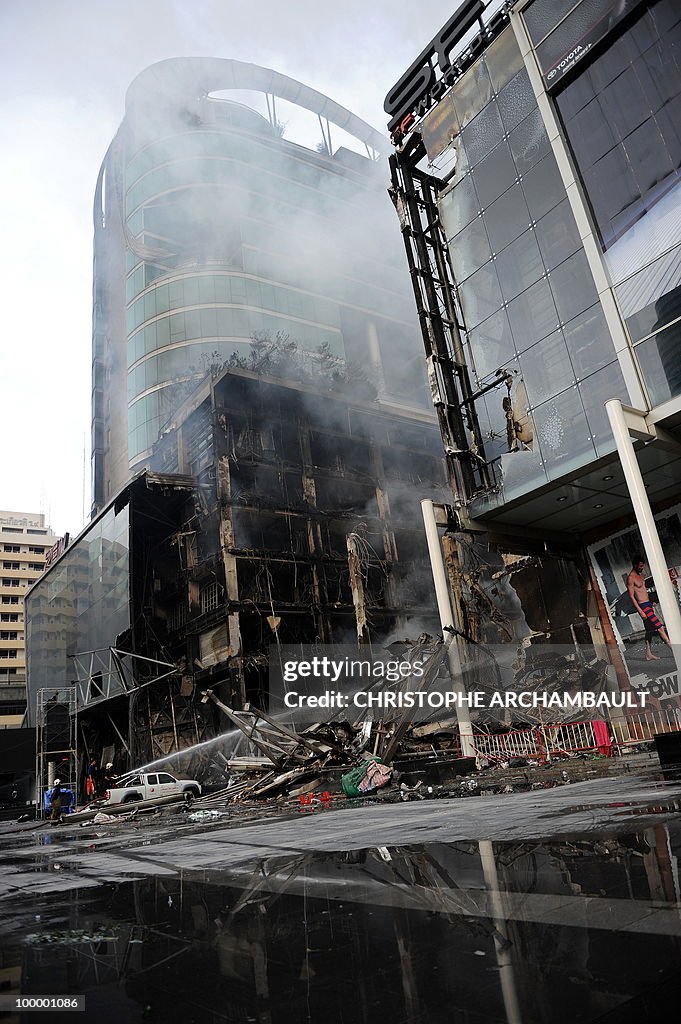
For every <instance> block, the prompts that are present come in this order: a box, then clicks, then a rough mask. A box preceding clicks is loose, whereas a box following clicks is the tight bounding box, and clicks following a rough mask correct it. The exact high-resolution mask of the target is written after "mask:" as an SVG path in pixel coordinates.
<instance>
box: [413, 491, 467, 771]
mask: <svg viewBox="0 0 681 1024" xmlns="http://www.w3.org/2000/svg"><path fill="white" fill-rule="evenodd" d="M421 511H422V513H423V523H424V526H425V530H426V540H427V541H428V554H429V555H430V566H431V570H432V573H433V582H434V584H435V596H436V598H437V610H438V612H439V615H440V625H441V626H442V629H443V630H446V629H453V628H454V613H453V611H452V602H451V599H450V596H449V582H448V580H447V570H446V568H445V560H444V558H443V556H442V548H441V547H440V535H439V533H438V529H437V522H436V521H435V510H434V508H433V503H432V501H430V499H425V500H424V501H422V502H421ZM458 642H459V638H458V637H455V639H454V642H453V643H451V644H450V645H449V651H448V657H449V670H450V673H451V677H452V689H453V690H454V692H455V693H457V694H460V695H461V696H462V697H464V696H466V687H465V686H464V683H463V672H462V669H461V657H460V654H459V648H458ZM456 719H457V722H458V723H459V734H460V736H461V753H462V755H463V757H475V744H474V742H473V726H472V724H471V716H470V710H469V708H468V705H467V704H463V705H461V706H457V708H456Z"/></svg>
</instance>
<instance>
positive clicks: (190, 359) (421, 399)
mask: <svg viewBox="0 0 681 1024" xmlns="http://www.w3.org/2000/svg"><path fill="white" fill-rule="evenodd" d="M386 151H387V140H385V139H384V138H383V137H382V136H381V135H380V134H379V133H377V132H376V131H374V130H373V129H372V128H370V127H369V126H368V125H366V124H365V123H364V122H363V121H361V120H360V119H359V118H357V117H356V116H355V115H353V114H352V113H351V112H350V111H348V110H345V109H344V108H343V107H341V106H339V105H338V104H336V103H334V102H333V101H332V100H330V99H328V98H327V97H323V96H321V94H319V93H317V92H315V91H314V90H312V89H309V88H308V87H307V86H304V85H302V84H301V83H299V82H294V81H292V80H291V79H289V78H287V77H286V76H283V75H279V74H277V73H276V72H273V71H269V70H267V69H264V68H259V67H256V66H254V65H249V64H242V63H240V62H238V61H231V60H217V59H216V60H209V59H177V60H168V61H163V62H161V63H160V64H157V65H154V66H153V67H151V68H148V69H147V70H146V71H144V72H143V73H142V74H141V75H140V76H138V78H137V79H136V80H135V81H134V82H133V84H132V86H131V87H130V90H129V92H128V95H127V100H126V115H125V118H124V121H123V124H122V125H121V128H120V130H119V132H118V133H117V135H116V137H115V139H114V141H113V142H112V144H111V147H110V149H109V151H108V153H107V155H106V158H105V160H104V163H103V166H102V170H101V173H100V177H99V181H98V184H97V191H96V198H95V258H94V289H93V298H94V311H93V407H92V416H93V419H92V438H93V443H92V457H93V519H92V522H91V524H90V525H89V526H88V528H87V529H86V530H85V531H84V532H83V534H82V535H81V536H80V537H79V538H78V539H77V541H76V542H74V544H73V545H72V546H71V548H70V549H69V550H68V551H67V552H66V553H65V554H64V555H63V556H62V558H61V559H60V560H59V561H58V562H57V563H56V564H55V565H54V566H53V567H52V569H51V571H50V572H49V573H48V574H47V576H46V577H45V578H44V579H43V580H42V581H41V583H40V584H39V585H38V586H36V587H35V588H34V589H33V591H32V592H31V594H30V596H29V615H28V626H27V630H28V647H29V664H30V683H29V686H30V692H31V700H32V702H33V704H34V705H35V701H36V699H37V694H38V692H39V691H43V690H46V689H47V688H49V687H59V686H68V685H69V684H73V685H74V686H75V687H76V688H77V701H76V704H77V715H78V727H79V736H78V746H79V753H80V754H81V755H83V756H87V757H88V758H89V757H90V756H95V757H96V758H97V759H98V761H99V762H100V763H103V762H104V759H106V758H109V759H113V760H114V761H115V763H116V767H117V768H123V767H124V766H126V765H135V764H139V763H141V761H144V760H145V759H152V758H154V757H158V756H159V755H162V754H166V753H168V752H170V751H173V750H178V749H184V748H185V747H187V746H189V745H191V744H195V743H198V742H201V741H202V740H203V739H206V738H208V737H210V736H213V735H214V734H215V732H216V731H223V729H224V723H222V724H221V723H219V722H218V721H217V720H216V719H214V718H213V717H212V714H213V713H214V709H213V711H212V712H209V711H208V710H207V709H206V708H205V706H201V705H200V704H199V697H200V691H201V690H202V689H203V688H204V687H209V688H210V689H212V690H214V691H215V692H217V693H218V694H219V695H220V697H221V698H222V700H223V702H224V703H225V705H227V706H229V707H231V708H241V707H243V705H244V704H246V703H249V702H250V703H253V704H255V705H256V706H260V707H262V708H265V707H266V706H267V703H268V697H269V694H268V685H267V668H268V650H269V647H270V646H271V645H275V646H276V645H278V644H285V643H303V642H305V643H315V642H334V641H335V642H338V641H341V640H345V641H351V642H355V643H370V642H372V641H375V640H381V639H386V638H388V637H390V636H391V635H393V634H395V631H398V630H401V629H405V628H406V626H407V620H408V618H409V619H410V622H411V624H412V627H413V629H416V630H417V631H420V630H422V629H425V628H431V629H433V628H434V627H435V625H436V619H434V608H433V602H432V599H431V597H430V594H429V587H428V576H427V569H426V564H427V557H426V547H425V542H424V541H423V539H422V537H421V529H420V527H419V523H420V516H419V509H418V499H419V498H421V497H433V496H437V495H439V496H440V497H443V496H444V491H443V490H442V485H443V482H444V478H443V466H442V461H441V454H440V446H439V440H438V437H437V428H436V423H435V419H434V417H433V414H432V411H431V410H430V409H429V408H428V395H427V383H426V374H425V370H424V367H423V358H422V346H421V342H420V339H419V335H418V326H417V323H416V318H415V316H414V312H413V309H412V308H411V302H410V296H409V284H408V277H407V274H406V272H405V268H404V267H403V265H402V261H401V257H400V251H399V243H398V241H397V240H396V239H395V238H394V234H393V232H392V221H391V208H390V202H389V199H388V197H387V195H386V193H385V167H384V166H383V167H382V166H381V163H380V162H379V158H380V155H381V153H385V152H386ZM33 710H34V709H32V713H33Z"/></svg>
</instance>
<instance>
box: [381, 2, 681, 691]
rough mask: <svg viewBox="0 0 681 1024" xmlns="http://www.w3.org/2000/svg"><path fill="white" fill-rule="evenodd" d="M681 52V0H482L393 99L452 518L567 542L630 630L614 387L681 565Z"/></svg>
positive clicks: (400, 195) (626, 498)
mask: <svg viewBox="0 0 681 1024" xmlns="http://www.w3.org/2000/svg"><path fill="white" fill-rule="evenodd" d="M680 54H681V7H679V5H678V4H677V3H675V2H673V0H648V2H645V0H641V2H633V0H624V2H612V0H578V2H572V0H569V2H568V0H565V2H560V0H520V2H515V3H512V2H509V3H505V4H501V5H500V4H496V3H491V4H484V3H482V2H481V0H468V2H466V3H463V4H461V5H460V6H459V7H458V9H457V10H456V11H455V12H454V13H453V16H452V18H451V19H450V21H449V22H448V23H447V25H446V26H445V28H444V29H443V30H442V31H441V32H440V33H439V34H438V35H437V36H436V37H435V39H434V40H433V42H432V44H431V45H430V47H427V48H426V49H425V50H424V51H423V52H422V54H421V57H419V58H418V60H417V61H416V62H415V64H414V65H413V66H412V67H411V68H410V69H409V70H408V71H407V72H406V73H405V75H404V76H403V78H402V79H401V80H400V82H399V83H398V84H397V85H396V86H395V87H394V88H393V89H392V90H391V91H390V93H389V94H388V97H387V99H386V110H387V111H388V112H389V113H390V114H391V115H392V119H391V122H390V127H391V131H392V134H393V141H394V143H395V145H396V151H395V154H394V156H393V157H392V158H391V163H392V168H393V191H394V196H395V200H396V203H397V205H398V208H399V209H400V210H401V211H402V230H403V237H404V238H405V242H406V246H407V252H408V255H409V259H410V260H411V261H412V262H413V264H414V265H415V266H416V267H417V268H418V270H419V271H420V272H421V273H422V275H423V278H422V282H418V281H417V287H416V291H415V294H416V299H417V304H418V305H419V311H420V313H421V316H422V324H423V325H424V340H425V342H426V346H427V348H428V349H429V351H430V361H431V363H432V365H433V367H434V368H435V370H436V371H437V380H438V388H437V389H436V392H435V401H436V405H437V407H438V408H439V410H440V423H441V426H442V428H443V436H444V440H445V444H446V449H447V452H448V458H449V464H450V477H451V480H452V483H453V487H454V492H455V507H456V510H457V517H458V522H459V523H460V524H464V525H466V526H467V527H468V528H470V529H471V530H473V531H474V532H475V531H480V533H481V535H484V533H485V531H488V532H494V533H496V534H497V535H499V534H503V533H504V532H505V533H506V535H507V537H508V536H510V535H512V534H513V533H514V532H515V533H518V532H522V535H523V540H522V543H521V544H520V547H521V548H522V546H523V544H524V546H525V548H524V549H525V550H526V551H527V552H530V551H532V552H533V554H534V557H539V554H538V553H539V552H541V550H542V548H543V549H544V561H545V560H546V557H547V552H548V550H549V549H551V548H553V550H554V551H558V550H561V549H562V550H563V551H565V550H566V545H567V546H568V547H571V550H572V552H573V555H572V557H573V559H574V560H575V564H577V565H580V566H581V569H580V571H581V572H582V573H583V589H584V590H586V591H588V592H589V593H590V594H591V605H592V612H593V614H592V615H591V625H592V633H593V634H594V635H595V634H597V633H598V632H599V630H600V631H601V635H602V636H603V637H604V638H605V639H610V640H611V642H613V643H614V642H615V641H618V642H619V643H620V646H622V647H626V646H627V644H625V641H627V643H629V642H630V641H631V645H632V646H633V645H634V644H635V643H636V642H639V641H641V640H642V636H643V629H642V623H641V620H640V617H639V616H638V615H637V614H636V610H635V608H634V607H633V605H627V600H626V577H627V574H628V572H629V571H630V569H631V562H632V557H633V555H634V554H635V553H636V551H637V550H640V549H641V548H642V546H643V545H642V538H641V536H640V534H639V532H638V530H637V527H636V516H635V514H634V506H633V505H632V497H631V494H632V482H631V479H630V476H629V474H627V475H625V471H624V468H625V467H624V463H622V462H621V461H620V454H619V452H618V447H617V445H616V442H615V438H614V436H613V430H612V428H611V423H610V419H609V415H608V411H607V410H606V407H605V403H606V402H608V401H609V400H613V399H618V400H620V402H621V403H622V404H623V406H625V407H631V408H633V409H634V410H637V412H636V413H633V414H628V419H627V420H626V427H625V433H626V431H627V430H628V431H629V433H630V436H631V438H633V440H634V442H635V449H636V460H635V461H637V462H638V467H639V469H640V473H641V474H642V484H643V486H638V487H637V488H634V490H635V491H637V492H639V493H640V492H641V491H643V490H645V495H647V498H644V503H645V504H647V503H648V502H650V503H652V507H653V513H654V514H655V516H656V517H657V524H658V527H657V528H658V532H659V535H660V537H661V540H662V546H663V548H664V552H665V557H666V562H667V569H668V570H669V575H670V576H671V577H672V581H675V580H676V578H677V577H678V575H679V571H680V570H679V568H678V566H679V564H680V563H681V518H680V517H679V507H678V503H679V499H680V498H681V444H679V442H678V440H677V436H676V432H675V430H676V425H677V424H678V422H679V416H680V414H681V376H680V374H679V370H678V366H679V358H680V357H681V348H680V347H679V346H680V343H679V324H680V323H681V309H680V308H679V299H678V295H679V294H681V290H680V289H681V269H680V268H681V202H680V197H681V190H680V184H679V181H680V177H681V129H679V123H680V119H679V110H680V109H681V107H680V104H681V56H680ZM433 222H436V223H438V225H439V228H438V231H437V232H433V231H432V229H431V225H432V223H433ZM415 280H417V279H416V278H415ZM611 408H614V407H611ZM617 415H619V413H617ZM622 444H623V445H624V447H628V446H629V437H627V438H626V443H625V442H622ZM638 514H639V517H640V516H641V514H642V513H641V512H640V511H639V513H638ZM506 543H507V544H508V541H507V542H506ZM644 557H645V558H646V560H647V561H648V562H652V561H653V555H652V554H651V553H650V552H649V551H646V552H644ZM653 571H654V568H653ZM661 577H666V570H665V569H664V568H663V570H662V573H661V574H660V573H659V572H658V574H657V579H656V581H655V582H656V583H657V584H658V585H659V584H661V585H662V586H658V589H664V588H665V587H666V586H667V584H665V581H664V578H661ZM675 585H676V584H675V583H674V586H675ZM649 588H650V589H652V588H653V582H652V581H650V580H649ZM676 599H677V595H674V597H673V599H672V603H668V604H667V609H668V612H669V613H670V619H673V618H674V616H675V611H674V605H673V602H675V601H676ZM596 610H598V613H599V614H598V615H597V614H596ZM672 669H674V663H673V662H670V664H668V665H667V671H668V672H669V671H671V670H672ZM637 671H638V670H637ZM675 678H676V682H675V683H672V684H671V687H672V690H673V688H674V686H676V692H678V675H677V676H675Z"/></svg>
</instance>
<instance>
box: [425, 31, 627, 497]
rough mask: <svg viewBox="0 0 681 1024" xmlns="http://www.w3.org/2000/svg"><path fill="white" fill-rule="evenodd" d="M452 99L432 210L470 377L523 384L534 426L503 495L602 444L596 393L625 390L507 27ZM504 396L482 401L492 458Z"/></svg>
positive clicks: (499, 442) (499, 441)
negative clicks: (450, 156) (503, 377)
mask: <svg viewBox="0 0 681 1024" xmlns="http://www.w3.org/2000/svg"><path fill="white" fill-rule="evenodd" d="M450 96H451V103H452V110H453V118H454V122H453V123H454V131H453V132H452V134H453V143H452V145H453V147H454V149H455V152H456V174H455V177H454V180H453V183H452V185H451V186H450V187H449V188H448V189H447V191H446V192H445V193H444V194H443V195H442V198H441V200H440V213H441V218H442V222H443V225H444V227H445V232H446V236H447V239H448V243H449V251H450V259H451V263H452V267H453V270H454V275H455V278H456V280H457V283H458V288H459V297H460V302H461V307H462V310H463V314H464V320H465V325H466V329H467V333H468V342H469V346H470V357H471V363H472V366H473V368H474V373H475V376H476V378H477V380H478V382H479V383H480V384H484V383H486V382H487V381H489V380H490V379H491V377H492V375H493V374H494V373H495V371H496V370H497V369H499V368H504V369H506V370H508V371H509V372H510V373H511V374H512V375H513V376H514V379H515V380H516V381H517V382H520V381H522V382H523V384H524V388H525V392H526V396H527V399H526V404H527V408H528V410H529V414H530V417H531V421H532V423H533V432H534V437H533V440H532V442H531V443H530V445H529V446H528V447H529V448H530V449H531V454H530V453H528V452H526V453H525V456H526V457H525V458H523V459H522V465H523V469H522V473H521V474H520V475H519V476H518V478H517V480H516V481H515V482H514V481H513V479H512V476H511V473H508V472H507V469H511V468H512V466H513V462H512V460H513V459H514V458H516V456H515V455H513V456H510V457H509V459H508V460H505V462H506V463H507V466H505V469H504V487H505V492H506V496H507V497H510V491H512V490H513V488H514V487H516V488H517V489H518V491H519V492H522V491H525V490H529V489H530V488H532V487H536V486H538V485H541V483H542V482H547V481H548V480H551V479H555V478H558V477H560V476H562V475H564V474H566V473H569V472H572V471H574V470H575V469H577V468H578V467H579V466H581V465H583V464H586V463H588V462H590V461H591V460H593V459H594V458H596V457H597V456H599V455H602V454H604V453H605V452H607V451H610V450H611V449H612V447H613V441H612V437H611V435H610V431H609V428H608V423H607V416H606V413H605V410H604V408H603V401H604V400H605V398H609V397H615V396H616V397H622V398H623V399H624V400H627V398H628V396H627V392H626V388H625V384H624V380H623V378H622V375H621V372H620V369H619V364H618V363H617V360H616V353H615V350H614V346H613V344H612V340H611V337H610V334H609V332H608V329H607V326H606V322H605V318H604V316H603V312H602V309H601V306H600V302H599V300H598V296H597V293H596V289H595V286H594V283H593V279H592V276H591V273H590V271H589V267H588V264H587V261H586V257H585V254H584V250H583V247H582V245H581V241H580V237H579V233H578V230H577V226H576V224H575V221H574V218H573V215H572V212H571V210H570V206H569V203H568V200H567V198H566V193H565V189H564V187H563V184H562V180H561V178H560V174H559V171H558V167H557V165H556V161H555V159H554V157H553V154H552V152H551V147H550V145H549V140H548V137H547V135H546V131H545V128H544V125H543V121H542V118H541V116H540V113H539V110H538V109H537V104H536V101H535V98H534V94H533V91H532V88H531V86H530V82H529V78H528V75H527V72H526V70H525V68H524V66H523V61H522V58H521V55H520V51H519V49H518V47H517V44H516V42H515V37H514V35H513V30H512V29H511V28H510V27H509V28H508V29H506V30H505V31H504V32H503V33H502V34H501V35H500V36H499V38H498V39H497V40H496V41H495V42H494V43H493V44H492V45H491V46H490V47H489V49H488V50H487V52H486V53H485V54H484V55H483V56H482V57H481V58H480V59H479V60H478V62H477V63H476V64H475V65H474V66H473V67H472V68H471V69H470V70H469V71H468V72H467V73H466V74H465V75H464V76H463V77H462V78H461V80H460V81H459V82H457V83H456V85H455V86H454V87H453V89H452V91H451V93H450ZM505 394H506V391H505V389H504V388H499V389H496V390H495V391H492V392H491V393H490V394H488V396H487V397H486V399H485V402H484V406H485V407H484V409H483V408H481V410H480V413H481V420H482V424H483V430H484V432H485V434H486V438H487V452H488V457H489V456H490V455H491V456H494V455H499V454H501V453H502V452H503V451H506V450H507V444H506V415H505V412H504V410H503V407H502V399H503V397H504V396H505ZM481 406H482V403H481ZM520 462H521V460H520V459H518V460H517V463H516V464H517V465H518V466H520Z"/></svg>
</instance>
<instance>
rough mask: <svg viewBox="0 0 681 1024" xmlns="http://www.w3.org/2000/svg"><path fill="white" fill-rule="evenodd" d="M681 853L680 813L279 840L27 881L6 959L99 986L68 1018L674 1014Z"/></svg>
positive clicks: (58, 980) (32, 983)
mask: <svg viewBox="0 0 681 1024" xmlns="http://www.w3.org/2000/svg"><path fill="white" fill-rule="evenodd" d="M649 811H650V809H649V808H648V809H647V813H649ZM187 843H188V845H189V846H190V847H191V843H192V840H191V838H189V839H188V840H187ZM680 854H681V821H680V820H679V819H678V818H677V817H673V818H672V819H671V820H669V821H666V822H659V823H653V824H650V825H649V827H643V825H642V826H641V828H640V829H639V830H637V831H627V832H618V831H614V830H611V831H609V832H603V833H599V834H598V835H594V834H589V835H579V834H578V835H574V836H571V837H569V838H566V837H564V836H558V837H556V838H555V839H551V840H546V841H536V840H527V841H523V842H494V843H492V842H490V841H478V842H474V841H466V842H456V843H445V842H423V843H420V844H412V845H410V846H381V847H373V848H369V849H359V850H351V851H348V852H343V853H339V852H319V851H314V850H312V851H306V852H302V851H300V852H299V851H290V852H285V853H284V852H281V851H278V852H277V853H276V855H272V856H267V857H261V858H255V859H250V860H246V861H244V862H243V863H241V864H238V865H233V866H232V867H230V868H229V869H222V870H221V869H220V868H213V867H211V868H210V869H206V870H204V871H201V870H196V869H192V868H186V869H185V868H183V869H182V870H181V871H179V872H178V874H177V875H175V876H172V877H167V876H163V877H148V878H144V879H142V880H139V881H131V882H123V883H118V884H115V885H114V884H109V883H106V882H104V883H103V884H101V885H100V886H98V887H97V888H94V889H93V888H87V889H85V888H84V889H80V890H78V889H71V890H68V891H64V892H61V893H53V894H45V895H35V894H34V895H31V894H26V895H22V896H19V897H16V898H14V899H13V901H12V903H11V905H10V904H6V903H3V904H0V945H1V946H2V950H3V952H2V968H3V969H6V970H7V971H8V976H10V975H13V976H14V977H15V978H16V983H17V985H18V986H20V990H21V991H22V993H23V994H24V995H27V994H31V995H38V994H41V993H49V994H52V995H55V994H60V995H68V994H76V993H85V997H86V1011H85V1013H84V1014H81V1015H80V1016H78V1017H77V1018H74V1017H73V1016H72V1015H69V1016H67V1015H66V1014H64V1013H59V1012H57V1013H51V1014H50V1017H49V1020H50V1021H51V1022H55V1024H56V1022H58V1021H61V1020H71V1021H72V1022H73V1021H74V1020H76V1021H80V1022H88V1021H96V1024H109V1022H111V1024H120V1022H121V1021H125V1022H137V1021H139V1022H145V1024H150V1022H151V1024H173V1022H175V1021H180V1022H182V1024H193V1022H196V1024H199V1022H201V1024H217V1022H227V1024H237V1022H238V1024H245V1022H250V1021H253V1022H258V1024H260V1022H262V1024H291V1022H295V1024H299V1022H301V1024H302V1022H312V1024H317V1022H319V1024H336V1022H338V1024H365V1022H366V1024H376V1021H377V1020H378V1021H380V1022H385V1024H440V1022H442V1024H445V1022H446V1024H563V1022H565V1024H568V1022H569V1024H573V1022H574V1021H580V1022H592V1021H603V1022H613V1024H614V1022H617V1024H628V1022H629V1021H631V1022H634V1021H636V1022H637V1024H641V1022H646V1021H653V1020H654V1021H656V1022H659V1020H660V1014H663V1013H665V1014H666V1013H669V1012H670V1011H674V1013H675V1014H676V1013H677V1012H678V1006H679V999H680V998H681V913H680V911H679V907H680V904H679V899H680V893H679V871H678V857H679V855H680ZM34 1019H35V1015H33V1014H32V1015H31V1016H30V1017H26V1020H27V1021H28V1022H29V1024H30V1021H32V1020H34Z"/></svg>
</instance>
